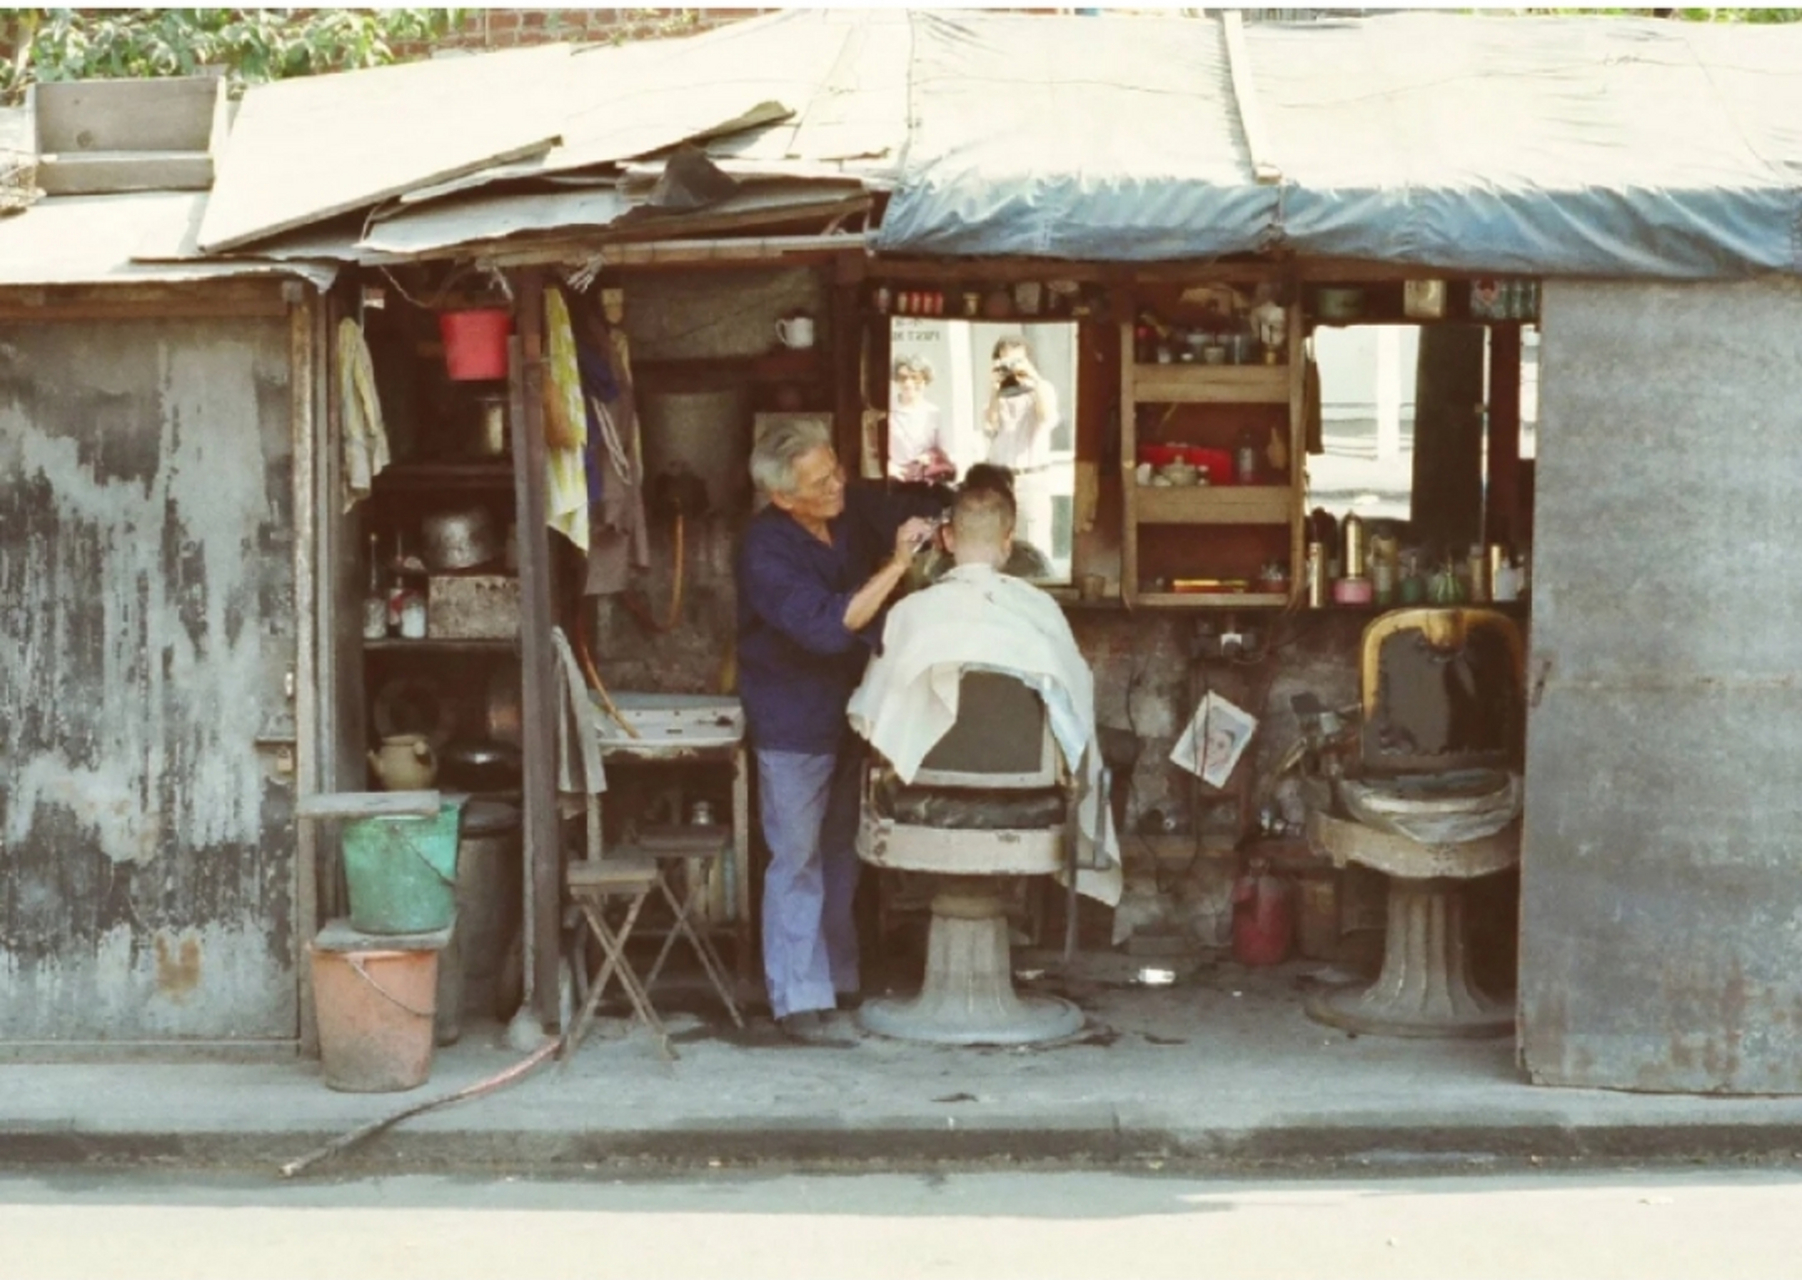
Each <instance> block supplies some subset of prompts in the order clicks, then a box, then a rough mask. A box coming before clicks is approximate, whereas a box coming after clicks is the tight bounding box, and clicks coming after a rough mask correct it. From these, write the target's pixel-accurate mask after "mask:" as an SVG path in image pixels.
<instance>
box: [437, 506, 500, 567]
mask: <svg viewBox="0 0 1802 1280" xmlns="http://www.w3.org/2000/svg"><path fill="white" fill-rule="evenodd" d="M423 531H424V533H425V563H426V568H428V569H430V570H431V571H432V572H434V573H441V572H444V571H445V570H448V569H473V568H475V567H476V566H477V565H479V564H487V563H488V562H489V561H490V560H492V559H494V558H495V557H496V556H497V555H499V554H500V540H499V537H498V536H497V534H496V532H495V528H494V517H493V516H491V515H489V514H488V511H487V508H485V507H471V508H468V509H467V510H463V511H441V512H439V513H438V514H436V515H430V516H427V517H426V518H425V523H424V525H423Z"/></svg>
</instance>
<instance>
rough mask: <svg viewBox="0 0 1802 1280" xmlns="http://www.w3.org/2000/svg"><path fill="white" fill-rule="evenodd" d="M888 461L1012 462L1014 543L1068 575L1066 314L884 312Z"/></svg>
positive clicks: (961, 468)
mask: <svg viewBox="0 0 1802 1280" xmlns="http://www.w3.org/2000/svg"><path fill="white" fill-rule="evenodd" d="M889 350H890V369H889V374H890V382H889V412H888V458H887V471H888V474H889V476H890V477H891V478H893V479H896V480H929V481H938V480H944V481H956V480H959V479H961V478H962V477H964V476H965V475H966V473H968V471H969V469H970V468H971V467H972V466H976V465H978V464H984V463H986V464H989V465H990V466H999V467H1006V468H1007V469H1008V470H1009V471H1010V472H1012V474H1013V485H1014V499H1015V503H1016V505H1017V507H1018V509H1019V520H1018V524H1017V525H1016V527H1015V530H1014V540H1015V542H1016V543H1020V542H1025V543H1027V544H1029V546H1030V547H1031V548H1032V549H1033V550H1036V551H1038V552H1039V553H1040V557H1039V559H1040V561H1041V563H1040V571H1039V572H1036V573H1034V574H1033V575H1032V576H1033V578H1034V580H1035V581H1041V582H1068V581H1069V579H1070V549H1071V510H1072V505H1073V498H1074V495H1075V492H1076V430H1075V423H1074V421H1073V420H1072V419H1073V415H1074V408H1075V404H1076V326H1075V325H1074V324H1032V325H1022V324H1018V323H1015V324H1008V323H993V322H987V321H980V320H935V319H917V318H913V317H895V318H894V319H892V320H891V321H890V329H889Z"/></svg>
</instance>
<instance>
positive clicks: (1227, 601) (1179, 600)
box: [1133, 591, 1289, 609]
mask: <svg viewBox="0 0 1802 1280" xmlns="http://www.w3.org/2000/svg"><path fill="white" fill-rule="evenodd" d="M1133 603H1134V604H1135V605H1142V606H1144V607H1146V608H1150V609H1280V608H1282V607H1283V606H1284V605H1286V604H1288V603H1289V597H1288V596H1282V595H1274V594H1272V593H1269V592H1262V591H1257V592H1247V593H1246V594H1244V595H1210V594H1208V593H1206V592H1202V591H1148V592H1145V593H1144V594H1142V595H1140V596H1139V597H1138V598H1137V599H1135V600H1134V601H1133Z"/></svg>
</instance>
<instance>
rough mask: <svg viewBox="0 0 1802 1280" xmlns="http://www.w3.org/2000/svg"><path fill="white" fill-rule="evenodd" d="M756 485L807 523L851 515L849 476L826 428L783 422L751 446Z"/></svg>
mask: <svg viewBox="0 0 1802 1280" xmlns="http://www.w3.org/2000/svg"><path fill="white" fill-rule="evenodd" d="M751 479H752V481H753V482H754V483H755V484H756V485H757V488H758V491H759V492H761V493H762V494H763V495H764V496H765V497H767V498H768V499H769V500H770V501H771V502H772V503H774V504H775V505H776V506H778V507H780V508H781V509H782V510H784V511H786V512H788V513H789V514H790V515H792V516H794V517H796V518H797V519H799V520H803V521H814V520H830V519H832V518H833V517H834V516H836V515H838V514H839V513H840V512H841V511H843V510H844V509H845V473H844V470H843V468H841V467H840V466H839V464H838V454H837V453H835V452H834V451H833V448H832V435H831V433H830V432H829V431H828V430H827V428H826V426H825V424H824V423H822V422H819V421H818V420H816V419H809V418H782V419H778V420H777V421H776V422H775V424H774V425H772V426H771V427H769V428H768V429H767V430H766V431H764V433H763V434H762V435H760V436H759V437H758V439H757V443H756V444H754V445H752V446H751Z"/></svg>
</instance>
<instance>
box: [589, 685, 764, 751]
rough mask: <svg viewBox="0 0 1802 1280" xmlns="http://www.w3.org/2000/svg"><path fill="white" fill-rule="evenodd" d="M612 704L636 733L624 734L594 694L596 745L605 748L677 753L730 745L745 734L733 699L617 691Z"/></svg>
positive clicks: (741, 715) (741, 712) (741, 711)
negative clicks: (597, 740)
mask: <svg viewBox="0 0 1802 1280" xmlns="http://www.w3.org/2000/svg"><path fill="white" fill-rule="evenodd" d="M613 702H614V705H615V706H616V707H618V708H619V713H620V715H621V716H623V717H625V719H626V720H627V721H628V722H629V723H630V724H631V726H632V727H633V728H634V729H636V730H637V731H638V736H637V737H636V738H634V737H632V736H631V735H630V734H629V733H627V732H626V730H625V728H624V727H622V726H621V724H620V723H619V721H618V720H616V719H614V718H613V716H612V715H610V714H609V713H608V711H607V709H606V707H605V706H603V705H602V704H601V702H600V699H599V698H598V697H597V698H596V699H595V709H596V711H597V713H598V714H597V716H596V719H597V721H598V723H599V725H600V737H601V745H602V746H604V747H606V748H608V749H609V750H612V749H615V748H619V749H625V750H631V751H638V752H643V753H644V754H647V755H666V754H668V755H679V754H681V753H682V752H684V751H700V750H706V749H709V748H718V747H729V746H734V745H736V744H737V743H738V742H739V740H740V739H742V738H743V737H744V735H745V712H744V708H743V707H742V706H740V705H739V702H738V699H737V698H728V697H724V696H716V695H709V694H692V693H616V694H614V695H613Z"/></svg>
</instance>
